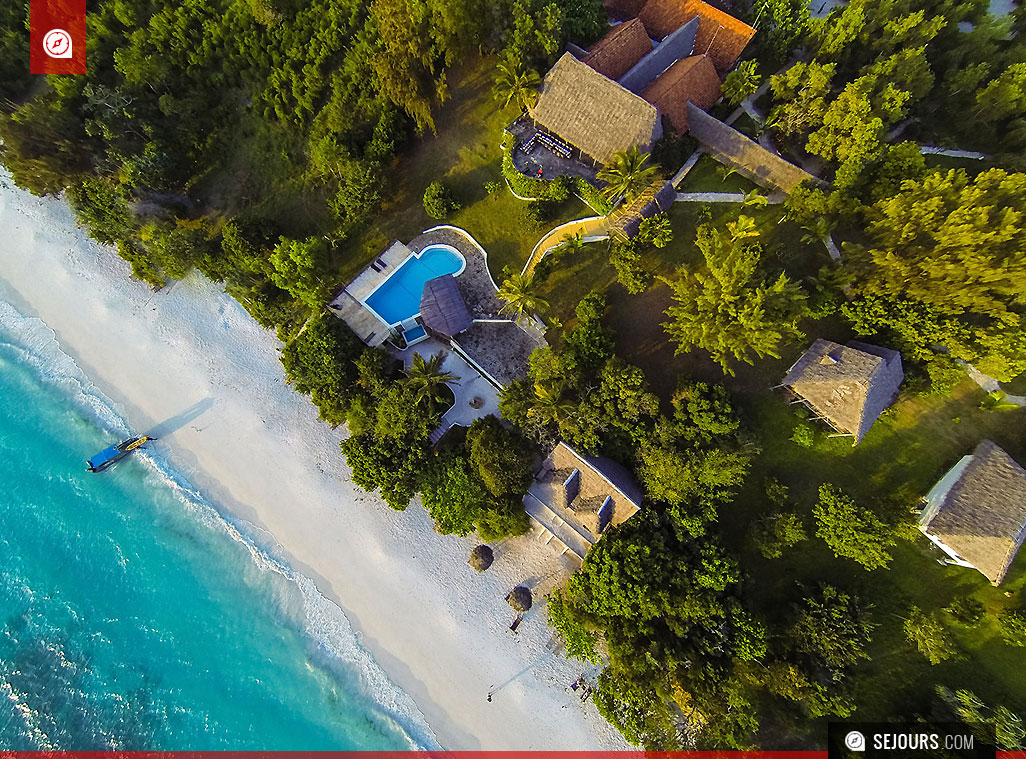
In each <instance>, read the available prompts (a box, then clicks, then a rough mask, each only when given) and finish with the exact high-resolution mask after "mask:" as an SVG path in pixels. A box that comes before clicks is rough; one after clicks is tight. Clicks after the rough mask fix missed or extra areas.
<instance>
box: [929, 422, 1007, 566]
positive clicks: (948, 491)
mask: <svg viewBox="0 0 1026 759" xmlns="http://www.w3.org/2000/svg"><path fill="white" fill-rule="evenodd" d="M919 527H920V529H921V530H922V531H923V532H924V533H925V534H926V536H927V537H928V538H930V540H932V541H933V542H934V543H936V544H937V545H938V546H939V547H940V548H941V550H943V551H944V553H946V554H947V555H948V556H949V558H950V560H951V563H952V564H958V565H959V566H965V567H972V568H974V569H977V570H979V571H980V572H982V573H983V574H984V575H986V577H987V579H988V580H990V581H991V583H992V584H994V585H999V584H1000V583H1001V581H1002V580H1004V578H1005V575H1006V574H1007V572H1008V568H1009V567H1010V566H1011V565H1012V562H1013V561H1014V560H1015V556H1016V554H1017V553H1018V552H1019V549H1020V548H1021V547H1022V545H1023V542H1024V541H1026V470H1024V469H1023V468H1022V467H1021V466H1020V465H1019V464H1018V463H1017V462H1016V461H1015V460H1014V459H1013V458H1012V457H1011V456H1009V455H1008V454H1007V453H1005V451H1003V450H1002V449H1001V448H999V447H998V446H997V445H996V444H995V443H993V442H991V441H990V440H984V441H983V442H981V443H980V444H979V445H978V446H977V447H976V450H975V451H973V453H972V454H971V455H969V456H963V457H962V459H961V461H959V462H958V463H957V464H955V466H954V467H952V468H951V470H950V471H948V473H947V474H945V475H944V477H942V478H941V480H940V482H938V483H937V484H936V485H935V486H934V487H933V489H932V490H931V491H930V492H929V494H927V496H926V507H925V508H924V509H923V512H922V514H921V515H920V518H919Z"/></svg>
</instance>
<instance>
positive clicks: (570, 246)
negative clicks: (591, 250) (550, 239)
mask: <svg viewBox="0 0 1026 759" xmlns="http://www.w3.org/2000/svg"><path fill="white" fill-rule="evenodd" d="M583 247H584V238H583V237H582V236H581V233H580V232H567V233H566V234H565V235H563V240H562V241H561V242H560V243H559V249H560V252H562V253H567V254H569V255H571V256H572V255H573V254H574V253H577V252H578V251H579V250H580V249H581V248H583Z"/></svg>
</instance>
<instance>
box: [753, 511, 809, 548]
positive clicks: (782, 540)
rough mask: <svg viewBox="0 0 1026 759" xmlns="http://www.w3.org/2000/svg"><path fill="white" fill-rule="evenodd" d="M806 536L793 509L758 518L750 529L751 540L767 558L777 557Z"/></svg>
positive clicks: (800, 520) (799, 518)
mask: <svg viewBox="0 0 1026 759" xmlns="http://www.w3.org/2000/svg"><path fill="white" fill-rule="evenodd" d="M806 538H808V535H806V534H805V528H804V527H803V526H802V519H801V517H800V516H798V514H796V513H795V512H793V511H782V512H776V513H773V514H770V515H768V516H767V517H765V518H764V519H761V520H759V522H757V523H756V525H755V527H754V528H753V529H752V542H753V543H755V547H756V548H758V549H759V553H761V554H762V555H763V556H764V557H766V558H767V559H779V558H780V557H781V556H783V555H784V551H785V550H786V549H788V548H791V547H792V546H795V545H798V544H799V543H801V542H802V541H803V540H805V539H806Z"/></svg>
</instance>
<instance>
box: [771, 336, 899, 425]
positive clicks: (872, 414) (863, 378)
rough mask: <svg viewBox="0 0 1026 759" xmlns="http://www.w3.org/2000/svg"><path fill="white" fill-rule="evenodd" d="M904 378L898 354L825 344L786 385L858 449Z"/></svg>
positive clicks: (804, 358) (801, 362) (820, 344)
mask: <svg viewBox="0 0 1026 759" xmlns="http://www.w3.org/2000/svg"><path fill="white" fill-rule="evenodd" d="M904 376H905V375H904V373H903V372H902V369H901V355H900V354H899V353H898V352H897V351H893V350H890V349H889V348H881V347H879V346H876V345H867V344H866V343H860V342H856V341H854V340H853V341H852V342H849V343H848V345H846V346H845V345H840V344H838V343H835V342H832V341H830V340H822V339H820V340H816V342H814V343H813V344H812V346H811V347H810V348H809V349H808V350H807V351H805V353H803V354H802V357H801V358H799V359H798V360H797V361H796V362H795V363H794V365H793V366H792V367H791V369H790V370H789V371H788V372H787V376H786V377H784V381H783V383H782V385H783V386H784V387H787V388H789V389H790V390H791V392H793V393H794V394H795V395H796V396H797V397H798V398H800V399H801V400H802V401H804V402H805V403H806V405H808V406H809V407H810V408H811V409H812V410H813V411H815V412H816V413H817V414H819V415H820V416H821V417H822V418H823V419H825V420H826V421H828V422H829V423H830V424H831V426H833V427H834V428H835V429H837V430H838V431H839V432H841V433H842V434H846V435H851V436H852V437H854V438H855V441H854V442H855V443H858V442H859V441H860V440H861V439H862V438H863V437H865V435H866V433H867V432H868V431H869V428H870V427H871V426H872V424H873V422H875V421H876V420H877V418H878V417H879V416H880V414H882V413H883V412H884V409H886V408H887V407H888V406H890V405H891V403H892V402H893V401H894V399H895V398H896V397H897V395H898V387H899V386H900V385H901V381H902V380H903V379H904Z"/></svg>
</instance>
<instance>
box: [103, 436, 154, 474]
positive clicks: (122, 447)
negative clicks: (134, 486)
mask: <svg viewBox="0 0 1026 759" xmlns="http://www.w3.org/2000/svg"><path fill="white" fill-rule="evenodd" d="M156 439H157V438H155V437H147V436H146V435H143V436H141V437H133V438H129V439H128V440H122V441H121V442H120V443H118V444H117V445H112V446H110V447H109V448H104V449H103V450H102V451H100V452H99V453H97V454H96V455H95V456H93V457H92V458H91V459H89V460H88V461H87V462H86V463H87V464H88V467H87V471H90V472H102V471H103V470H105V469H107V468H108V467H111V466H113V465H114V464H116V463H118V462H119V461H121V459H123V458H125V456H128V455H129V454H130V453H132V451H137V450H139V448H141V447H142V445H143V443H147V442H149V441H151V440H156Z"/></svg>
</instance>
